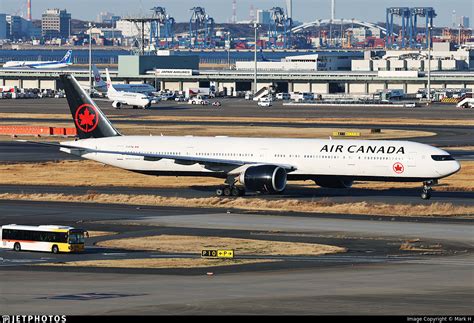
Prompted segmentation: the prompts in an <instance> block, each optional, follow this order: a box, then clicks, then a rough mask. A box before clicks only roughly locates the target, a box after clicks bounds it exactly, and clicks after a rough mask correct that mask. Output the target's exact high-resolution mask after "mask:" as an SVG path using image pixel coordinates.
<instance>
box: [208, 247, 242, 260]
mask: <svg viewBox="0 0 474 323" xmlns="http://www.w3.org/2000/svg"><path fill="white" fill-rule="evenodd" d="M201 257H202V258H214V259H218V258H224V259H232V258H234V250H233V249H227V250H217V249H203V250H201Z"/></svg>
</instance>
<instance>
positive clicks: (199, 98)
mask: <svg viewBox="0 0 474 323" xmlns="http://www.w3.org/2000/svg"><path fill="white" fill-rule="evenodd" d="M188 104H200V105H208V104H209V100H208V99H207V98H206V97H205V96H202V95H197V96H195V97H192V98H190V99H189V101H188Z"/></svg>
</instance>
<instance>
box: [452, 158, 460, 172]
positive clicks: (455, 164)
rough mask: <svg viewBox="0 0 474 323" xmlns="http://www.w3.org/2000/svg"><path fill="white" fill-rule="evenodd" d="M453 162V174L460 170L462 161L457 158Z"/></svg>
mask: <svg viewBox="0 0 474 323" xmlns="http://www.w3.org/2000/svg"><path fill="white" fill-rule="evenodd" d="M453 164H454V165H453V168H454V171H453V174H454V173H457V172H459V170H460V169H461V163H460V162H458V161H457V160H455V161H454V163H453Z"/></svg>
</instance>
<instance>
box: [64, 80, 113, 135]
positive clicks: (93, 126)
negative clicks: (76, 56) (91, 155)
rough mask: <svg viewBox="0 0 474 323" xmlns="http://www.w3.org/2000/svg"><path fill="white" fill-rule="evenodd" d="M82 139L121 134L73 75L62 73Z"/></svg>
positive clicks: (70, 105) (73, 115)
mask: <svg viewBox="0 0 474 323" xmlns="http://www.w3.org/2000/svg"><path fill="white" fill-rule="evenodd" d="M59 78H60V79H61V82H62V83H63V86H64V91H65V92H66V98H67V102H68V104H69V109H70V110H71V114H72V118H73V120H74V125H75V126H76V129H77V135H78V136H79V138H80V139H86V138H102V137H113V136H120V133H119V132H118V131H117V130H116V129H115V128H114V126H113V125H112V124H111V123H110V121H109V119H107V117H106V116H105V114H104V113H103V112H102V111H101V110H100V109H99V107H98V106H97V105H96V104H95V103H94V101H93V100H92V99H91V98H90V96H89V95H88V94H87V93H86V92H85V91H84V89H82V87H81V86H80V85H79V83H78V82H77V80H76V79H75V77H74V76H72V75H67V74H64V75H60V76H59Z"/></svg>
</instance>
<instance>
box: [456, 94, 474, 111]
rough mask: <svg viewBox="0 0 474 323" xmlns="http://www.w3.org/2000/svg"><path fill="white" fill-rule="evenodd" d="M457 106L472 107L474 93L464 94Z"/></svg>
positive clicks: (473, 106)
mask: <svg viewBox="0 0 474 323" xmlns="http://www.w3.org/2000/svg"><path fill="white" fill-rule="evenodd" d="M456 107H458V108H471V109H472V108H474V95H473V93H472V92H468V93H466V94H464V96H463V97H462V98H461V100H460V101H459V102H458V104H456Z"/></svg>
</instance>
